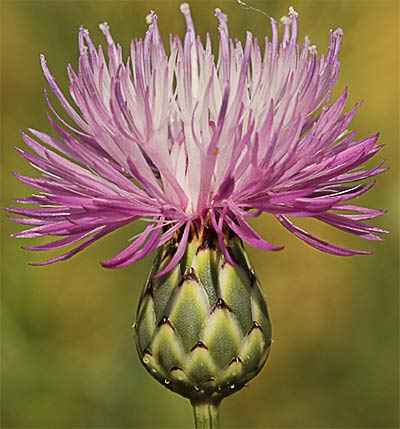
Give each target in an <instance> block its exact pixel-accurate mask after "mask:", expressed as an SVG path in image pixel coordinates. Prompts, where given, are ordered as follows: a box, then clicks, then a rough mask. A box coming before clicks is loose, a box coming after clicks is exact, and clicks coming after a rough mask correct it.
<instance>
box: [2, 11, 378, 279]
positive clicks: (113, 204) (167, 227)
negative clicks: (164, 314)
mask: <svg viewBox="0 0 400 429" xmlns="http://www.w3.org/2000/svg"><path fill="white" fill-rule="evenodd" d="M181 10H182V12H183V14H184V17H185V20H186V25H187V32H186V35H185V38H184V40H183V41H182V40H181V39H180V38H179V37H177V36H175V37H172V36H171V37H170V41H169V44H170V53H169V54H167V53H166V49H165V47H164V44H163V41H162V40H161V37H160V33H159V29H158V23H157V16H156V14H155V13H154V12H151V14H150V15H149V16H148V17H147V19H148V22H149V28H148V31H147V33H146V36H145V38H144V39H136V40H134V41H132V43H131V52H130V57H129V58H128V59H127V60H124V59H123V55H122V49H121V46H120V45H118V44H116V43H115V42H114V40H113V38H112V36H111V34H110V31H109V27H108V25H107V24H106V23H104V24H102V25H100V28H101V30H102V32H103V33H104V35H105V37H106V40H107V51H108V59H106V56H105V54H104V51H103V49H102V47H101V46H99V47H98V48H97V49H96V47H95V46H94V45H93V43H92V40H91V39H90V37H89V33H88V31H87V30H85V29H84V28H81V29H80V31H79V50H80V57H79V66H78V71H77V72H75V71H74V69H73V68H72V67H71V66H70V65H68V75H69V79H70V86H69V92H70V96H71V98H72V100H73V102H74V103H75V105H76V106H75V107H74V106H73V103H71V102H70V101H69V100H68V99H67V97H66V96H65V95H64V94H63V92H62V91H61V89H60V88H59V87H58V85H57V83H56V81H55V79H54V77H53V76H52V75H51V73H50V70H49V69H48V66H47V64H46V60H45V57H44V56H41V64H42V68H43V72H44V75H45V77H46V79H47V81H48V83H49V86H50V88H51V90H52V91H53V93H54V95H55V96H56V98H57V99H58V101H59V102H60V104H61V106H62V107H63V109H64V110H65V112H66V113H67V115H68V116H69V117H70V119H71V120H72V122H73V123H74V125H70V123H68V122H66V121H64V119H62V118H61V117H60V116H59V114H58V113H57V112H56V110H55V108H54V107H53V105H52V104H51V102H50V100H49V98H48V96H47V93H46V92H45V97H46V100H47V102H48V104H49V107H50V110H51V111H52V113H53V114H54V116H55V117H56V118H57V120H58V122H56V121H55V120H54V119H53V118H52V117H50V116H49V121H50V124H51V126H52V127H53V128H54V131H55V132H56V133H57V134H58V136H57V137H54V136H52V135H48V134H45V133H43V132H40V131H37V130H33V129H30V130H29V131H30V133H31V135H28V134H26V133H22V136H23V139H24V141H25V143H26V145H27V146H28V147H29V148H30V149H32V150H33V151H34V152H35V153H36V154H35V155H34V154H31V153H29V152H26V151H25V150H23V149H19V148H17V150H18V151H19V152H20V154H21V155H22V157H23V158H25V159H26V160H27V161H28V162H29V163H31V164H32V165H33V166H34V167H36V168H37V169H38V170H39V171H41V172H42V173H43V177H41V178H30V177H25V176H21V175H19V174H15V176H16V177H17V178H18V179H19V180H21V181H22V182H24V183H26V184H29V185H31V186H33V187H35V188H37V189H39V190H40V191H42V192H41V193H40V194H39V195H33V196H31V197H28V198H22V199H18V200H17V201H18V202H19V203H23V204H33V205H37V207H36V208H31V207H29V208H16V207H13V208H10V209H8V210H9V212H11V213H15V214H17V215H21V216H24V217H23V218H18V217H13V218H12V219H13V220H14V221H16V222H19V223H22V224H27V225H30V226H32V228H30V229H28V230H25V231H22V232H18V233H16V234H14V235H13V236H14V237H21V238H34V237H43V236H52V237H59V236H62V237H63V238H59V239H56V240H55V241H52V242H50V243H48V244H44V245H39V246H30V247H25V248H26V249H29V250H51V249H59V248H63V247H65V246H68V245H72V244H76V243H78V242H80V241H81V243H80V244H79V245H76V247H75V248H74V249H73V250H70V251H69V252H67V253H64V254H63V255H61V256H59V257H56V258H54V259H51V260H48V261H46V262H42V263H39V264H33V265H45V264H49V263H52V262H56V261H61V260H65V259H68V258H70V257H71V256H73V255H74V254H76V253H78V252H80V251H81V250H83V249H84V248H86V247H88V246H89V245H90V244H91V243H93V242H95V241H96V240H98V239H100V238H101V237H103V236H105V235H107V234H109V233H111V232H112V231H114V230H116V229H118V228H120V227H122V226H123V225H126V224H128V223H131V222H134V221H138V220H141V219H146V220H147V221H148V225H147V227H146V228H145V229H144V231H143V232H142V233H141V234H140V236H138V237H137V238H136V239H135V240H134V241H133V242H132V243H131V244H130V245H129V246H128V247H127V248H125V249H124V250H122V252H121V253H119V254H118V255H117V256H115V257H113V258H112V259H110V260H108V261H106V262H103V263H102V265H103V266H104V267H107V268H120V267H124V266H126V265H128V264H131V263H133V262H134V261H137V260H138V259H141V258H143V257H144V256H146V255H148V254H150V253H152V252H153V251H155V250H156V249H158V248H160V247H162V246H163V245H164V244H165V243H167V242H168V241H169V240H170V239H171V237H172V236H173V234H174V233H176V232H177V231H178V230H180V229H182V230H183V233H182V237H181V241H180V243H179V246H178V248H177V250H176V253H175V255H174V257H173V258H172V260H171V261H170V264H169V265H168V266H167V267H165V269H164V270H163V272H161V273H159V275H162V274H165V273H167V272H168V271H169V270H171V269H172V268H173V267H174V266H175V265H176V264H178V262H179V260H180V259H181V258H182V256H183V254H184V252H185V249H186V245H187V242H188V236H189V230H190V226H191V224H192V223H193V222H194V221H196V220H200V221H201V222H206V221H209V222H210V223H211V224H212V227H213V228H214V230H215V231H216V234H217V236H218V242H219V246H220V248H221V251H222V252H223V254H224V256H225V258H226V260H227V261H228V262H229V263H230V264H233V263H234V261H233V260H232V258H231V256H230V253H229V251H228V250H227V248H226V245H225V242H224V235H225V232H226V230H227V229H230V230H232V231H233V232H234V233H235V234H237V235H238V236H239V237H240V238H241V239H242V240H243V241H245V242H246V243H248V244H249V245H251V246H254V247H258V248H261V249H264V250H278V249H280V247H276V246H274V245H272V244H270V243H269V242H267V241H266V240H265V239H264V238H262V237H261V236H260V235H259V234H258V233H257V232H256V231H255V230H254V229H253V228H252V227H251V226H250V224H249V223H248V219H249V218H251V217H254V216H258V215H260V214H261V213H263V212H266V213H270V214H272V215H274V216H275V218H276V219H277V220H278V221H279V222H280V223H281V224H282V225H283V226H284V227H285V228H287V229H288V230H289V231H290V232H292V233H293V234H294V235H296V236H297V237H299V238H300V239H302V240H303V241H305V242H306V243H308V244H310V245H311V246H313V247H315V248H317V249H319V250H322V251H324V252H328V253H332V254H335V255H342V256H348V255H354V254H366V253H371V252H366V251H358V250H351V249H346V248H341V247H338V246H336V245H334V244H329V243H326V242H324V241H323V240H321V239H319V238H317V237H315V236H313V235H312V234H311V233H309V232H307V231H304V230H303V229H301V228H300V227H299V226H297V225H296V224H295V223H293V222H292V220H290V219H289V218H290V217H293V218H297V217H311V218H314V219H317V220H319V221H321V222H324V223H327V224H329V225H331V226H334V227H336V228H338V229H341V230H343V231H345V232H349V233H351V234H355V235H357V236H360V237H362V238H365V239H368V240H380V238H379V236H377V234H380V233H384V232H385V231H383V230H382V229H379V228H376V227H373V226H370V225H367V224H366V223H364V222H363V221H364V220H369V219H372V218H375V217H377V216H379V215H381V214H382V211H379V210H373V209H369V208H365V207H360V206H358V205H354V204H351V205H350V204H346V203H347V202H348V201H349V200H351V199H353V198H355V197H358V196H360V195H362V194H363V193H365V192H366V191H368V190H369V189H370V188H371V187H372V186H373V184H368V185H360V184H354V183H357V182H358V181H360V180H362V179H367V178H370V177H372V176H375V175H377V174H379V173H381V172H383V171H384V170H385V169H384V168H382V167H381V166H382V163H379V164H378V165H377V166H375V167H373V168H370V169H368V168H363V167H362V165H363V164H364V163H365V162H366V161H367V160H369V159H370V158H371V157H372V156H373V155H374V154H375V153H376V152H378V151H379V149H380V148H381V146H377V145H376V141H377V139H378V134H376V135H373V136H370V137H366V138H363V139H361V140H355V132H350V131H348V127H349V125H350V122H351V120H352V119H353V117H354V115H355V113H356V111H357V109H358V107H359V105H356V106H355V107H354V108H353V109H352V110H350V111H349V112H347V113H343V111H344V108H345V104H346V101H347V89H346V90H344V92H343V93H342V95H341V96H340V97H339V98H338V99H337V100H336V101H334V102H333V103H330V98H331V93H332V90H333V87H334V84H335V81H336V79H337V76H338V72H339V61H338V55H339V50H340V46H341V42H342V30H341V29H337V30H336V31H331V33H330V44H329V48H328V51H327V53H326V55H322V56H321V57H320V58H319V59H317V50H316V47H315V46H314V45H310V42H309V40H308V38H306V39H305V41H304V42H303V44H302V46H301V47H299V45H298V19H297V13H296V12H295V11H294V10H293V8H290V10H289V17H284V18H282V20H281V21H282V23H283V36H281V38H280V37H279V31H278V24H277V23H276V22H275V20H273V19H271V27H272V38H271V39H268V38H266V39H265V45H264V52H263V53H262V49H261V47H260V45H259V42H258V40H257V39H256V38H253V37H252V35H251V33H249V32H248V33H247V34H246V41H245V43H244V45H243V44H242V43H241V42H240V41H237V40H236V41H233V40H232V39H230V38H229V34H228V26H227V18H226V16H225V15H224V14H223V13H222V12H221V11H220V10H219V9H216V17H217V19H218V21H219V27H218V29H219V52H218V58H217V59H216V57H215V56H214V54H213V53H212V50H211V41H210V37H209V36H208V35H207V37H206V41H205V44H203V43H202V42H201V40H200V37H198V36H196V33H195V29H194V25H193V22H192V18H191V15H190V10H189V6H188V5H187V4H183V5H182V6H181ZM60 123H61V124H62V125H60ZM343 212H344V213H343Z"/></svg>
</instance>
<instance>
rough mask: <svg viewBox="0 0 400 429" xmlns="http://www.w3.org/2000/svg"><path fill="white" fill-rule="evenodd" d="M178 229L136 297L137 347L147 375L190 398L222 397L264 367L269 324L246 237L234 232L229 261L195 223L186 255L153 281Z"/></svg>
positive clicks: (229, 243) (212, 237)
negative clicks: (240, 236)
mask: <svg viewBox="0 0 400 429" xmlns="http://www.w3.org/2000/svg"><path fill="white" fill-rule="evenodd" d="M178 241H179V234H177V236H176V237H175V238H173V239H172V240H171V241H170V242H169V243H167V244H166V245H165V246H164V247H162V248H161V249H160V251H159V253H158V254H157V256H156V258H155V261H154V265H153V269H152V272H151V275H150V277H149V280H148V281H147V283H146V285H145V287H144V290H143V293H142V297H141V299H140V302H139V307H138V312H137V321H136V323H135V331H136V345H137V350H138V353H139V356H140V358H141V361H142V362H143V364H144V366H145V367H146V369H147V370H148V371H149V373H150V374H151V375H152V376H153V377H154V378H156V379H157V380H158V381H159V382H161V383H162V384H163V385H165V386H166V387H167V388H169V389H171V390H173V391H174V392H176V393H179V394H181V395H183V396H185V397H187V398H189V399H191V400H192V401H206V400H211V401H217V402H218V401H220V400H221V399H222V398H224V397H226V396H228V395H230V394H232V393H234V392H236V391H238V390H239V389H241V388H242V387H243V386H244V385H245V384H246V383H247V382H248V381H249V380H250V379H252V378H253V377H255V376H256V375H257V373H258V372H259V371H260V370H261V368H262V367H263V366H264V364H265V361H266V359H267V356H268V353H269V349H270V345H271V325H270V321H269V317H268V312H267V305H266V302H265V299H264V297H263V293H262V291H261V288H260V285H259V282H258V280H257V278H256V276H255V274H254V271H253V270H252V268H251V267H250V265H249V262H248V259H247V256H246V253H245V251H244V248H243V244H242V242H241V240H240V239H239V238H238V237H237V236H235V235H232V233H230V235H229V236H228V237H226V240H225V244H226V246H227V248H228V251H229V253H230V255H231V257H232V259H233V260H234V261H235V265H234V266H232V265H230V264H228V263H227V262H226V260H225V258H224V256H223V253H222V252H221V250H220V249H219V246H218V240H217V236H216V234H215V231H214V230H213V229H212V227H210V226H208V225H205V226H201V227H199V228H198V229H196V227H195V226H193V227H192V230H191V236H190V239H189V242H188V246H187V249H186V252H185V255H184V257H183V258H182V260H181V261H180V263H179V264H178V265H177V266H176V267H175V268H174V269H173V270H171V271H170V272H169V273H167V274H165V275H163V276H162V277H160V278H157V277H156V278H155V277H154V276H156V275H157V273H159V272H161V271H162V270H163V269H164V268H165V267H166V266H167V264H168V263H169V261H170V260H171V258H172V257H173V255H174V252H175V251H176V247H177V243H178Z"/></svg>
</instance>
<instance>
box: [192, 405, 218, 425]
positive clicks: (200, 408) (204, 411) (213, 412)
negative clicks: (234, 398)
mask: <svg viewBox="0 0 400 429" xmlns="http://www.w3.org/2000/svg"><path fill="white" fill-rule="evenodd" d="M192 406H193V411H194V421H195V427H196V429H219V402H217V403H215V402H192Z"/></svg>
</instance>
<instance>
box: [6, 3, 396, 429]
mask: <svg viewBox="0 0 400 429" xmlns="http://www.w3.org/2000/svg"><path fill="white" fill-rule="evenodd" d="M249 3H251V4H252V5H254V6H256V7H258V8H259V9H262V10H263V11H265V12H266V13H268V14H269V15H271V16H274V17H276V18H279V17H280V16H282V15H284V14H286V13H287V8H288V6H290V4H289V3H286V2H282V1H280V2H269V1H258V2H255V1H253V2H251V1H249ZM293 6H294V7H295V8H296V9H297V11H298V12H299V13H300V35H301V37H303V36H304V35H305V34H308V35H309V36H310V38H311V40H312V42H313V43H316V44H317V45H318V47H319V52H320V53H322V52H326V48H327V44H328V40H329V33H328V31H329V29H330V28H336V27H338V26H340V27H342V28H343V30H344V34H345V38H344V43H343V49H342V53H341V55H340V59H341V63H342V71H341V74H340V77H339V80H338V83H337V86H336V88H337V92H336V95H338V94H339V92H340V91H341V90H342V89H343V88H344V87H345V86H346V85H348V86H349V88H350V101H349V104H348V109H350V107H351V105H352V104H354V103H355V102H357V101H359V100H363V101H364V106H363V107H362V109H361V110H360V111H359V112H358V114H357V117H356V119H355V120H354V122H353V128H355V129H357V130H358V136H360V137H365V136H367V135H370V134H372V133H375V132H376V131H377V130H380V131H381V132H382V134H381V138H380V142H381V143H384V144H385V148H384V149H383V150H382V152H381V153H380V154H379V155H378V156H377V159H378V158H379V159H383V158H384V159H387V165H388V166H391V170H390V171H389V172H388V173H386V174H384V175H383V176H381V177H379V178H378V183H377V186H376V187H375V188H374V189H373V190H372V191H370V192H369V193H368V195H367V196H364V197H362V199H361V200H360V203H361V204H365V205H367V206H371V207H376V208H382V209H389V213H388V214H387V215H385V216H384V217H382V218H380V219H377V220H376V222H375V223H376V224H377V225H379V226H382V227H384V228H387V229H390V230H391V234H390V235H389V236H388V237H387V239H386V241H385V243H371V242H364V241H362V240H361V239H357V238H355V237H350V236H347V235H346V234H344V233H340V232H337V231H335V230H333V229H331V228H329V227H327V226H324V225H319V224H317V223H314V222H312V221H306V222H305V223H304V224H305V225H306V226H309V227H310V229H311V231H313V232H315V233H318V234H320V236H322V237H323V238H326V239H329V240H331V241H332V242H335V243H337V244H341V245H348V246H352V247H356V248H364V249H365V248H368V249H372V250H375V251H376V252H377V254H376V255H374V256H368V257H365V256H358V257H352V258H340V257H335V256H331V255H325V254H323V253H320V252H318V251H316V250H314V249H312V248H310V247H308V246H307V245H306V244H304V243H302V242H301V241H299V240H298V239H296V238H295V237H291V235H290V234H289V233H287V232H286V231H285V230H284V229H282V228H281V227H280V226H279V225H278V224H277V222H276V221H274V220H273V218H272V217H270V216H265V217H262V218H260V219H257V220H256V221H255V222H254V224H255V225H256V226H257V228H258V230H259V231H261V232H262V233H263V235H264V236H265V237H267V238H269V239H270V240H271V241H272V242H273V243H274V244H285V245H286V249H285V250H284V251H282V252H278V253H263V252H262V251H258V250H254V249H249V254H250V258H251V260H252V262H253V264H254V266H255V269H256V271H257V273H258V275H259V277H260V279H261V282H262V284H263V286H264V288H265V290H266V293H267V295H268V298H269V308H270V312H271V317H272V322H273V332H274V333H273V337H274V340H275V342H274V344H273V348H272V352H271V356H270V359H269V361H268V363H267V366H266V368H265V369H264V370H263V372H262V373H261V375H260V376H258V377H257V379H256V380H254V381H253V382H252V383H250V386H249V387H248V388H246V389H244V390H242V391H241V392H240V393H238V394H236V395H234V396H233V397H231V398H229V399H227V400H226V401H225V402H224V403H223V405H222V410H221V418H222V423H223V427H226V428H228V427H235V428H252V427H258V428H267V427H281V428H294V427H304V428H305V427H307V428H317V427H319V428H327V427H330V428H339V427H340V428H350V427H359V428H366V427H369V428H388V427H398V425H399V419H398V413H399V407H398V399H399V398H398V393H399V385H398V383H399V378H398V375H399V371H398V369H399V368H398V357H399V354H398V344H397V343H398V331H399V329H398V327H399V325H398V321H399V320H398V314H399V311H398V310H399V302H398V274H399V273H398V261H399V253H398V249H399V247H398V232H399V228H398V227H399V223H398V216H399V214H398V208H399V207H398V202H399V199H398V195H399V187H398V175H397V167H398V162H399V160H398V154H399V125H398V124H399V105H398V102H399V95H400V94H399V29H398V28H399V7H398V3H397V2H396V1H384V0H380V1H296V2H294V4H293ZM215 7H221V8H222V9H223V10H224V12H226V13H227V14H228V15H229V25H230V31H231V35H232V36H234V37H238V38H241V39H242V40H243V38H244V34H245V31H246V30H251V31H252V32H253V34H255V35H257V36H259V37H263V36H264V35H265V34H270V28H269V25H268V23H267V20H266V18H265V17H264V16H263V15H261V14H259V13H256V12H251V11H247V10H243V9H242V8H241V7H240V6H238V5H237V3H236V2H235V1H233V0H232V1H211V0H209V1H195V0H194V1H192V2H191V8H192V13H193V16H194V20H195V25H196V29H197V31H198V33H199V34H202V35H203V34H204V33H205V32H207V31H209V32H210V33H211V34H212V36H213V37H214V40H216V39H215V37H216V34H217V33H216V25H217V24H216V19H215V18H214V16H213V15H214V8H215ZM150 9H154V10H156V11H157V13H158V15H159V22H160V27H161V32H162V34H163V36H164V37H165V36H167V35H168V33H169V32H172V33H177V34H181V35H182V34H183V32H184V21H183V18H182V16H181V14H180V12H179V1H176V0H165V1H160V0H158V1H156V0H154V1H148V2H144V1H109V2H100V1H87V2H86V1H70V2H65V1H28V2H26V1H4V0H3V1H2V2H1V17H2V22H1V32H2V33H1V60H2V75H1V81H2V97H1V98H2V125H1V132H2V141H1V149H2V152H3V172H4V176H3V178H2V180H3V183H2V188H3V193H2V194H3V195H2V197H3V202H2V206H3V207H4V206H7V205H10V204H11V200H12V198H13V197H17V196H19V197H21V196H26V195H29V193H30V192H31V190H30V189H29V188H28V187H27V186H25V185H23V184H22V183H19V182H17V180H15V179H14V178H13V177H12V176H11V175H10V172H11V171H18V172H20V173H22V174H28V175H30V174H31V175H35V174H36V172H35V171H34V170H33V169H32V168H31V167H29V165H27V164H26V163H25V162H24V161H23V160H22V159H21V158H20V157H19V156H17V153H16V152H15V151H14V150H13V149H12V146H13V145H22V141H21V138H20V136H19V129H26V128H28V127H35V128H37V129H41V130H44V131H48V132H50V131H51V130H50V126H49V125H48V123H47V120H46V111H47V107H46V104H45V101H44V99H43V96H42V89H43V88H44V87H46V82H45V80H44V78H43V77H42V74H41V70H40V66H39V54H40V53H45V54H46V56H47V60H48V63H49V66H50V68H51V70H52V72H53V74H54V75H55V76H57V79H58V82H59V83H60V85H61V86H62V87H63V88H66V87H67V86H66V84H67V76H66V64H67V63H68V62H71V63H72V64H73V65H75V64H76V61H77V52H78V50H77V30H78V28H79V26H80V25H81V24H84V25H85V26H86V27H87V28H88V29H89V30H90V31H91V35H92V37H93V38H94V40H95V42H96V43H100V42H101V43H103V44H104V42H103V40H102V36H101V33H100V31H99V30H98V24H99V23H101V22H103V21H108V23H109V24H110V26H111V29H112V33H113V35H114V37H115V39H116V40H118V41H120V42H121V43H122V45H123V47H124V48H125V52H126V48H127V47H128V46H129V41H130V39H131V38H132V37H139V36H142V35H143V34H144V31H145V28H146V25H145V21H144V17H145V16H146V14H147V13H148V11H149V10H150ZM371 165H372V164H371ZM2 216H3V218H2V315H1V317H2V319H1V346H2V349H1V366H2V377H1V389H2V397H1V426H2V427H4V428H8V427H10V428H11V427H15V428H23V427H24V428H25V427H35V428H50V427H51V428H56V429H57V428H72V427H85V428H94V427H109V428H111V427H132V428H145V427H146V428H173V427H177V428H178V427H181V428H183V427H191V425H192V415H191V409H190V405H189V403H188V402H187V401H186V400H184V399H181V398H180V397H178V396H176V395H174V394H172V393H170V392H169V391H167V390H166V389H164V388H163V387H161V386H160V385H158V384H157V383H156V382H155V381H153V380H152V379H151V378H150V377H149V376H148V375H147V373H146V372H145V371H144V369H143V368H142V367H141V364H140V362H139V359H138V358H137V356H136V351H135V348H134V342H133V338H132V329H131V325H132V322H133V320H134V315H135V311H136V303H137V299H138V294H139V292H140V289H141V287H142V284H143V283H144V281H145V278H146V275H147V272H148V270H149V267H150V264H151V257H148V258H146V259H145V260H143V261H140V262H138V263H136V264H134V265H132V266H130V267H127V268H124V269H121V270H115V271H114V270H105V269H103V268H101V267H100V265H99V264H98V261H99V260H105V259H106V258H108V257H111V256H112V255H114V254H115V253H116V252H117V251H118V250H119V249H122V248H123V247H124V246H125V245H126V240H127V238H128V237H130V236H132V235H133V234H134V233H135V232H136V231H138V230H139V229H138V228H140V227H141V226H140V225H133V226H129V227H127V228H125V230H124V231H119V232H116V233H115V234H113V235H112V236H110V237H108V238H105V239H103V240H102V241H100V242H98V243H96V244H95V245H93V246H92V247H91V248H90V249H88V250H86V251H85V252H83V253H82V254H80V255H78V256H76V257H74V258H73V259H72V260H70V261H68V262H64V263H59V264H56V265H53V266H49V267H44V268H33V267H29V266H27V262H29V261H39V260H40V258H43V257H44V255H43V254H39V253H36V254H34V253H29V252H26V251H23V250H21V249H20V246H21V245H24V244H25V245H26V244H27V243H28V241H27V240H13V239H10V238H8V235H9V234H10V233H11V232H13V231H16V230H19V229H22V228H20V227H19V226H18V225H16V224H13V223H11V222H9V221H7V220H6V217H5V216H4V213H3V214H2ZM36 243H37V242H36ZM47 255H48V254H47ZM47 255H46V256H47ZM50 256H51V255H49V257H50Z"/></svg>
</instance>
